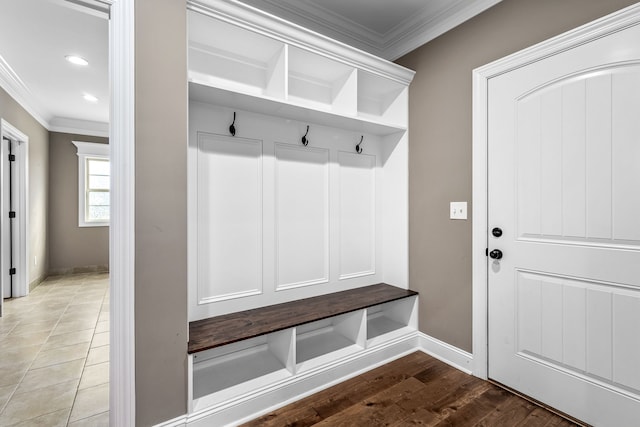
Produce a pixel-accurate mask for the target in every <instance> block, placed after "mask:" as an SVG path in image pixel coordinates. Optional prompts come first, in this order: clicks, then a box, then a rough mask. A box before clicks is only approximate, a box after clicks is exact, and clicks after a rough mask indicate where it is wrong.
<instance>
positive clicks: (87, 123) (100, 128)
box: [49, 117, 109, 138]
mask: <svg viewBox="0 0 640 427" xmlns="http://www.w3.org/2000/svg"><path fill="white" fill-rule="evenodd" d="M49 131H51V132H62V133H73V134H77V135H88V136H101V137H104V138H108V137H109V123H104V122H94V121H91V120H79V119H70V118H67V117H54V118H53V119H51V122H50V126H49Z"/></svg>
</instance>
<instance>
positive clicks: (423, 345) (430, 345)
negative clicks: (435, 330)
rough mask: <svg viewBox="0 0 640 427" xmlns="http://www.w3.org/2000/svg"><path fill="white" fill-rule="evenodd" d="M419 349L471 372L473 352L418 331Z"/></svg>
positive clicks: (463, 370) (468, 372) (457, 367)
mask: <svg viewBox="0 0 640 427" xmlns="http://www.w3.org/2000/svg"><path fill="white" fill-rule="evenodd" d="M417 335H418V342H419V349H420V350H422V351H423V352H425V353H427V354H428V355H430V356H433V357H435V358H436V359H438V360H441V361H443V362H444V363H446V364H448V365H451V366H453V367H454V368H456V369H459V370H461V371H462V372H466V373H467V374H473V354H471V353H468V352H466V351H464V350H461V349H459V348H458V347H454V346H452V345H451V344H447V343H446V342H444V341H440V340H439V339H437V338H433V337H431V336H429V335H426V334H423V333H422V332H418V333H417Z"/></svg>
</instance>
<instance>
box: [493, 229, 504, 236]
mask: <svg viewBox="0 0 640 427" xmlns="http://www.w3.org/2000/svg"><path fill="white" fill-rule="evenodd" d="M491 234H493V236H494V237H500V236H502V228H500V227H496V228H494V229H493V230H491Z"/></svg>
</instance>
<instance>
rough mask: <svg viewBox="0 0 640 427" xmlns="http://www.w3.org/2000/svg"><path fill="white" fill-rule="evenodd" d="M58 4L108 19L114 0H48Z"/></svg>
mask: <svg viewBox="0 0 640 427" xmlns="http://www.w3.org/2000/svg"><path fill="white" fill-rule="evenodd" d="M49 1H51V2H53V3H56V4H58V5H60V6H64V7H68V8H70V9H74V10H77V11H79V12H83V13H87V14H89V15H93V16H97V17H98V18H104V19H109V12H110V9H111V5H112V4H113V1H114V0H49Z"/></svg>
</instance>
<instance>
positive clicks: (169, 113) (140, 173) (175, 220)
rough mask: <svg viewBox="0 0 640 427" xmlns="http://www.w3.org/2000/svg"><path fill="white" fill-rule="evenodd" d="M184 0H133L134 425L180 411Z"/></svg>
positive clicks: (183, 380)
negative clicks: (134, 150)
mask: <svg viewBox="0 0 640 427" xmlns="http://www.w3.org/2000/svg"><path fill="white" fill-rule="evenodd" d="M186 47H187V29H186V0H136V1H135V72H136V77H135V97H136V98H135V116H136V117H135V132H136V135H135V138H136V140H135V144H136V145H135V147H136V148H135V149H136V154H135V174H136V178H135V180H136V182H135V212H136V213H135V216H136V217H135V230H136V235H135V288H136V289H135V337H136V342H135V354H136V425H137V426H148V425H153V424H156V423H159V422H161V421H164V420H167V419H171V418H175V417H177V416H180V415H182V414H185V413H186V411H187V326H188V323H187V322H188V321H187V48H186Z"/></svg>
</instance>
